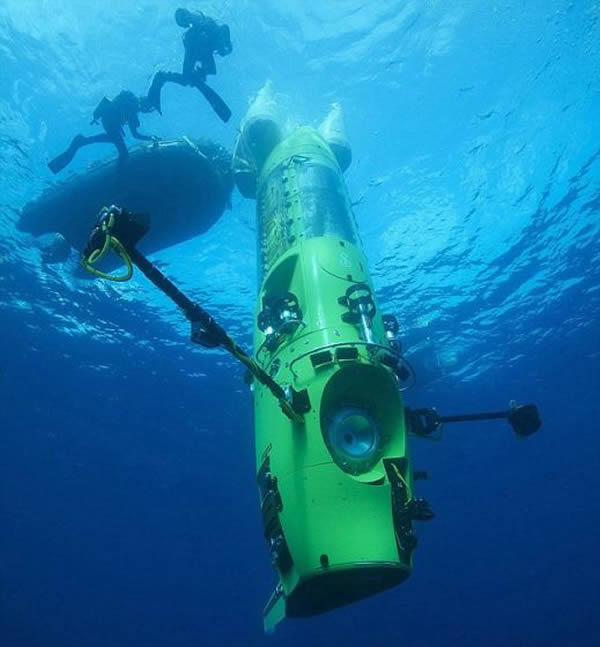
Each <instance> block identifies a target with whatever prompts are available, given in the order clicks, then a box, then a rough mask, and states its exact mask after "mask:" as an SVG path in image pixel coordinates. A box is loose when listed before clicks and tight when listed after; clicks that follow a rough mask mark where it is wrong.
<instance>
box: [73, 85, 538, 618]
mask: <svg viewBox="0 0 600 647" xmlns="http://www.w3.org/2000/svg"><path fill="white" fill-rule="evenodd" d="M268 90H269V88H268V85H267V86H265V88H263V91H261V93H259V96H258V98H257V100H256V101H255V102H254V104H253V105H252V106H251V107H250V110H249V112H248V114H247V116H246V119H245V120H244V122H243V124H242V129H241V132H240V135H239V138H238V141H237V144H236V148H235V151H234V156H233V175H234V178H235V181H236V183H237V185H238V188H239V189H240V191H241V193H242V194H243V195H244V196H245V197H248V198H252V199H255V200H256V203H257V221H258V264H259V268H258V269H259V280H260V290H259V293H258V299H257V310H256V318H255V325H254V357H252V356H250V355H249V354H248V353H246V352H245V351H244V349H243V348H242V347H240V346H239V345H238V344H237V343H236V342H235V341H234V339H233V338H232V337H231V336H230V335H229V334H228V333H227V331H226V330H225V329H224V328H222V326H221V325H220V324H219V323H218V322H217V321H216V320H215V319H213V317H212V316H211V315H210V314H209V313H208V312H207V311H206V310H204V309H203V308H202V307H201V306H200V305H199V304H198V303H195V302H194V301H192V300H191V299H189V298H188V297H187V296H186V295H185V294H183V293H182V292H181V291H180V290H179V289H178V288H177V286H176V285H175V284H174V283H173V282H172V281H171V280H170V279H169V278H168V277H167V276H165V275H164V274H163V273H162V272H161V271H160V269H159V268H158V267H156V266H155V265H154V264H152V263H151V262H150V261H149V260H148V259H147V258H146V257H145V256H144V255H143V254H142V253H141V252H140V251H139V250H138V249H137V245H138V243H139V242H140V241H141V240H142V238H143V237H144V236H145V235H146V233H147V232H148V231H149V228H150V222H149V220H148V218H146V217H143V216H142V215H140V214H135V213H131V212H129V211H127V209H125V208H122V207H119V206H116V205H111V206H110V207H105V208H103V209H102V210H101V212H100V214H99V216H98V220H97V224H96V226H95V227H94V229H93V230H92V232H91V234H90V237H89V240H88V243H87V245H86V247H85V250H84V251H83V255H82V263H83V266H84V267H85V268H86V269H87V270H88V271H90V272H91V273H92V274H94V275H96V276H101V277H103V278H105V279H110V280H113V281H115V280H116V281H125V280H127V279H129V278H130V277H131V275H132V271H133V265H135V266H137V267H138V268H139V269H140V270H141V271H142V273H143V274H144V275H145V276H146V277H147V278H148V279H149V280H150V281H151V282H152V283H153V284H154V285H155V286H156V287H157V288H158V289H160V290H161V291H162V292H163V293H164V294H165V295H167V296H168V297H169V298H170V299H171V301H172V302H173V303H174V304H175V305H176V306H177V307H178V308H179V309H180V310H181V311H182V312H183V314H184V315H185V317H186V318H187V319H188V321H189V322H190V323H191V340H192V341H193V342H195V343H197V344H200V345H201V346H204V347H207V348H216V347H221V348H223V349H224V350H226V351H227V352H229V353H230V354H231V355H232V356H233V357H234V358H235V359H236V360H237V361H239V362H241V363H242V364H243V365H244V366H245V367H246V369H248V371H249V373H250V374H251V376H252V378H253V385H252V386H253V398H254V411H255V436H256V472H257V481H258V491H259V495H260V507H261V512H262V520H263V528H264V535H265V538H266V541H267V546H268V550H269V553H270V556H271V561H272V563H273V566H274V567H275V569H276V571H277V574H278V577H279V583H278V584H277V586H276V588H275V591H274V592H273V595H272V596H271V598H270V600H269V602H268V603H267V606H266V608H265V610H264V624H265V629H267V630H269V629H272V628H273V627H274V626H275V625H276V624H277V623H278V622H279V621H280V620H282V619H283V618H285V617H286V616H289V617H302V616H311V615H314V614H318V613H321V612H324V611H328V610H331V609H334V608H336V607H339V606H342V605H344V604H348V603H351V602H354V601H356V600H360V599H362V598H365V597H367V596H369V595H373V594H375V593H378V592H380V591H384V590H385V589H389V588H390V587H393V586H395V585H396V584H399V583H400V582H402V581H403V580H404V579H406V578H407V577H408V575H409V574H410V571H411V568H412V555H413V551H414V548H415V546H416V539H415V536H414V535H413V529H412V524H413V522H414V521H425V520H428V519H431V518H432V517H433V513H432V512H431V510H430V508H429V506H428V505H427V503H426V502H425V501H424V500H423V499H419V498H416V497H415V496H414V494H413V478H416V476H417V475H421V476H423V473H416V472H415V473H414V474H413V472H412V469H411V465H410V459H409V455H408V448H407V436H408V434H411V435H415V436H424V437H427V436H431V435H432V434H437V432H438V431H439V430H440V428H441V425H442V424H443V423H454V422H467V421H484V420H494V419H501V418H505V419H508V422H509V423H510V425H511V426H512V428H513V430H514V432H515V433H516V434H517V435H518V436H529V435H531V434H533V433H535V432H536V431H537V430H538V429H539V428H540V426H541V420H540V417H539V412H538V410H537V407H536V406H535V405H534V404H526V405H517V404H516V403H515V402H514V401H513V402H511V403H510V405H509V408H508V410H504V411H493V412H486V413H469V414H463V415H452V416H442V415H440V414H438V413H437V412H436V411H435V409H418V410H411V409H408V408H406V407H405V406H404V403H403V400H402V395H401V392H402V390H403V389H404V387H405V386H407V385H409V384H410V383H411V381H412V379H413V373H412V370H411V369H410V366H409V365H408V364H407V363H406V361H405V360H404V359H403V358H402V356H401V355H400V344H399V342H398V340H397V338H396V336H397V333H398V323H397V321H396V319H395V318H394V317H393V316H391V315H389V314H382V312H381V309H380V307H379V304H378V303H377V299H376V297H375V293H374V289H373V283H372V281H371V278H370V276H369V272H368V267H367V260H366V258H365V255H364V253H363V251H362V249H361V245H360V239H359V236H358V231H357V228H356V222H355V220H354V216H353V214H352V209H351V204H350V201H349V199H348V193H347V190H346V186H345V183H344V178H343V172H344V171H345V170H346V168H348V166H349V165H350V161H351V150H350V146H349V145H348V142H347V140H346V138H345V135H344V133H343V127H342V115H341V109H340V108H339V106H338V105H337V104H334V106H333V108H332V111H331V113H330V114H329V116H328V118H327V119H326V120H325V122H324V123H323V124H322V125H321V126H320V127H319V129H318V130H315V129H314V128H308V127H299V128H292V129H288V132H287V133H286V134H285V135H284V134H283V133H282V128H281V127H280V125H279V124H280V123H281V120H280V119H279V120H278V119H276V118H275V117H274V115H273V113H274V112H275V111H274V110H273V106H274V103H275V102H273V101H272V100H271V99H269V96H268V94H269V93H268ZM111 249H112V250H114V251H116V252H117V254H118V256H119V257H120V260H121V262H122V263H123V264H124V265H125V266H126V272H125V273H124V274H122V275H119V276H115V275H110V274H107V273H106V272H105V271H103V270H102V269H100V268H99V267H98V263H99V262H100V261H101V260H102V259H103V258H104V257H105V255H106V254H107V252H108V251H110V250H111Z"/></svg>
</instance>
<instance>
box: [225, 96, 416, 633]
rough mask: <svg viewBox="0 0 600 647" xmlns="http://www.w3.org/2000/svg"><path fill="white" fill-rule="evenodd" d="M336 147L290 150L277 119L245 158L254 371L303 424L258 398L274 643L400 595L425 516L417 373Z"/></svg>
mask: <svg viewBox="0 0 600 647" xmlns="http://www.w3.org/2000/svg"><path fill="white" fill-rule="evenodd" d="M336 109H337V108H334V110H336ZM333 135H334V136H333V137H330V138H329V140H326V139H325V138H324V137H323V136H322V135H321V134H320V133H319V132H318V131H317V130H315V129H313V128H309V127H300V128H297V129H295V130H294V131H293V132H292V133H291V134H290V135H289V136H287V137H282V136H281V133H280V131H279V128H278V126H277V124H276V123H275V122H274V121H273V120H272V119H269V118H268V117H264V116H257V117H250V118H249V119H247V120H246V122H245V124H244V127H243V129H242V132H241V135H240V139H239V140H238V145H237V147H236V154H235V156H234V172H235V175H236V179H237V181H238V186H239V188H240V190H241V191H242V193H244V195H246V196H248V197H256V203H257V221H258V264H259V268H258V269H259V280H260V292H259V294H258V306H257V316H256V320H255V330H254V343H255V355H256V360H257V361H258V363H259V364H260V365H261V366H262V367H263V368H264V369H265V371H267V372H268V373H269V375H271V377H273V379H274V380H275V381H276V382H277V383H278V384H281V385H283V386H284V388H285V389H286V390H287V393H288V395H289V398H290V399H291V401H292V402H293V404H294V408H295V409H296V411H298V412H300V413H301V414H302V420H301V421H298V420H292V419H290V418H288V417H285V416H283V415H282V413H281V411H280V410H279V407H278V403H277V400H275V399H274V398H273V397H272V395H271V394H270V393H269V392H268V390H267V389H266V388H265V387H263V386H262V385H261V384H259V383H256V384H255V385H254V410H255V434H256V470H257V479H258V487H259V492H260V504H261V510H262V518H263V524H264V533H265V538H266V540H267V543H268V547H269V551H270V556H271V560H272V563H273V565H274V567H275V568H276V570H277V573H278V575H279V584H278V585H277V587H276V589H275V591H274V593H273V595H272V596H271V599H270V600H269V602H268V604H267V606H266V608H265V611H264V616H265V628H266V629H270V628H272V627H273V626H274V625H275V624H277V623H278V622H279V621H280V620H281V619H283V618H284V617H286V616H310V615H313V614H317V613H321V612H323V611H327V610H330V609H333V608H335V607H338V606H341V605H344V604H347V603H350V602H353V601H355V600H359V599H361V598H364V597H366V596H369V595H371V594H373V593H376V592H378V591H382V590H385V589H387V588H389V587H392V586H395V585H396V584H398V583H400V582H402V581H403V580H404V579H406V578H407V577H408V575H409V574H410V570H411V564H412V552H413V549H414V548H415V545H416V539H415V537H414V535H413V532H412V521H413V518H415V517H418V516H420V513H421V515H422V514H423V513H426V512H427V509H426V506H424V503H423V502H422V501H419V500H417V501H415V500H414V499H413V493H412V471H411V468H410V460H409V456H408V450H407V428H406V422H405V410H404V406H403V401H402V396H401V389H400V388H399V387H400V386H401V385H402V382H403V381H404V380H406V379H408V378H409V377H410V376H411V373H410V371H409V370H408V368H407V367H406V365H405V363H404V362H403V361H402V359H401V358H400V356H399V354H398V352H397V348H398V347H397V342H396V341H395V332H397V323H396V321H395V319H394V318H393V317H390V316H386V315H382V313H381V310H380V308H379V305H378V303H377V299H376V296H375V292H374V288H373V284H372V281H371V278H370V276H369V271H368V266H367V259H366V258H365V255H364V252H363V251H362V249H361V244H360V238H359V235H358V231H357V227H356V222H355V219H354V216H353V213H352V209H351V205H350V201H349V198H348V193H347V190H346V186H345V182H344V178H343V168H342V167H346V166H347V165H348V164H349V162H350V149H349V147H347V146H344V142H343V141H342V140H340V139H339V138H336V137H335V132H334V133H333ZM336 153H337V154H336ZM340 164H341V165H342V166H341V165H340ZM419 510H420V513H419Z"/></svg>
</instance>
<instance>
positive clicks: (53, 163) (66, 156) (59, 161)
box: [48, 148, 75, 175]
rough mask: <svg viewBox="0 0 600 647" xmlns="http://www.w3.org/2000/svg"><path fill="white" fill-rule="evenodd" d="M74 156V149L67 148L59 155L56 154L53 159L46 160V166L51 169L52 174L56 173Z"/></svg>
mask: <svg viewBox="0 0 600 647" xmlns="http://www.w3.org/2000/svg"><path fill="white" fill-rule="evenodd" d="M74 156H75V151H73V150H72V149H70V148H68V149H67V150H66V151H65V152H64V153H61V154H60V155H57V156H56V157H55V158H54V159H53V160H50V161H49V162H48V168H49V169H50V170H51V171H52V173H54V175H56V174H57V173H60V171H62V170H63V169H64V168H65V166H67V165H68V164H69V162H70V161H71V160H72V159H73V157H74Z"/></svg>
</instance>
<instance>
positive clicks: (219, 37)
mask: <svg viewBox="0 0 600 647" xmlns="http://www.w3.org/2000/svg"><path fill="white" fill-rule="evenodd" d="M175 22H176V23H177V24H178V25H179V26H180V27H183V28H184V29H186V32H185V34H184V35H183V46H184V48H185V57H184V59H183V70H182V72H181V74H179V73H177V72H163V71H160V72H157V73H156V74H155V75H154V78H153V79H152V84H151V86H150V89H149V90H148V101H149V102H150V104H151V105H152V106H153V107H154V108H156V109H157V110H158V112H160V113H161V114H162V112H161V105H160V92H161V90H162V87H163V85H164V84H165V83H168V82H171V83H177V84H178V85H184V86H189V85H191V86H193V87H195V88H197V89H198V90H200V92H202V94H203V95H204V97H205V98H206V100H207V101H208V102H209V103H210V105H211V106H212V108H213V109H214V111H215V112H216V113H217V114H218V115H219V117H220V118H221V119H222V120H223V121H228V120H229V117H231V110H230V109H229V107H228V106H227V104H226V103H225V102H224V101H223V99H221V97H220V96H219V95H218V94H217V93H216V92H215V91H214V90H213V89H212V88H210V87H209V86H208V85H206V77H207V76H208V75H209V74H216V73H217V67H216V65H215V57H214V54H215V53H216V54H219V55H220V56H227V54H231V52H232V50H233V47H232V45H231V35H230V32H229V27H228V26H227V25H219V24H218V23H217V22H216V21H215V20H213V19H212V18H209V17H208V16H205V15H204V14H203V13H202V12H200V11H189V10H188V9H182V8H179V9H177V10H176V11H175ZM198 64H199V66H198Z"/></svg>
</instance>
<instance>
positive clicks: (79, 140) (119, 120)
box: [48, 90, 158, 174]
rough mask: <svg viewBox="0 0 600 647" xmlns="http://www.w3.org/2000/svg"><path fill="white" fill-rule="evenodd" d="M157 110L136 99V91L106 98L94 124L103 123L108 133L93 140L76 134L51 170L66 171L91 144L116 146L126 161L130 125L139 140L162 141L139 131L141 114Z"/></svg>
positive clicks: (142, 100) (145, 100) (56, 159)
mask: <svg viewBox="0 0 600 647" xmlns="http://www.w3.org/2000/svg"><path fill="white" fill-rule="evenodd" d="M153 110H154V107H153V106H152V105H151V104H150V103H149V101H148V99H147V97H136V96H135V94H133V92H129V91H128V90H123V91H122V92H119V94H118V95H117V96H116V97H115V98H114V99H112V100H111V99H107V98H106V97H104V98H103V99H102V101H100V103H99V104H98V107H97V108H96V110H94V114H93V119H92V121H91V122H90V125H92V124H97V123H98V121H101V122H102V126H103V128H104V130H105V132H104V133H101V134H99V135H92V136H91V137H84V136H83V135H75V137H74V138H73V141H72V142H71V144H70V145H69V148H67V150H66V151H65V152H64V153H61V154H60V155H57V156H56V157H55V158H54V159H53V160H50V162H48V167H49V168H50V170H51V171H52V172H53V173H55V174H56V173H58V172H59V171H62V169H63V168H65V166H67V165H68V164H69V163H70V162H71V161H72V160H73V158H74V157H75V154H76V153H77V151H78V150H79V149H80V148H81V147H82V146H88V145H89V144H114V145H115V146H116V148H117V150H118V151H119V161H120V162H121V163H122V162H124V161H125V160H126V159H127V157H128V156H129V153H128V152H127V146H126V145H125V141H124V139H123V138H124V136H125V131H124V130H123V126H125V125H127V126H128V127H129V130H130V131H131V134H132V135H133V136H134V137H135V138H136V139H141V140H142V141H158V138H157V137H153V136H150V135H143V134H142V133H140V132H138V127H139V125H140V120H139V117H138V113H140V112H152V111H153Z"/></svg>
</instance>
